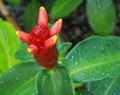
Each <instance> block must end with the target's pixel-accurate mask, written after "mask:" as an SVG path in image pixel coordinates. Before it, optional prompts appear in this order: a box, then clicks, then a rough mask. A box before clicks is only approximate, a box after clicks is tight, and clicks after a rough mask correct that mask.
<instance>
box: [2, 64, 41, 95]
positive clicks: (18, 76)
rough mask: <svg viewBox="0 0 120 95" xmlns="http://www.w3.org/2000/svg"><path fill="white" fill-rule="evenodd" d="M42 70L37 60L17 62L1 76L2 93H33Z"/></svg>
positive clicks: (5, 94)
mask: <svg viewBox="0 0 120 95" xmlns="http://www.w3.org/2000/svg"><path fill="white" fill-rule="evenodd" d="M40 70H41V68H40V66H38V65H37V64H36V63H35V62H26V63H24V64H23V63H21V64H17V65H16V66H14V67H13V68H11V69H10V70H8V71H7V72H6V73H5V74H4V75H3V76H2V77H1V78H0V95H32V93H34V92H35V91H36V89H35V78H36V74H37V73H38V72H39V71H40Z"/></svg>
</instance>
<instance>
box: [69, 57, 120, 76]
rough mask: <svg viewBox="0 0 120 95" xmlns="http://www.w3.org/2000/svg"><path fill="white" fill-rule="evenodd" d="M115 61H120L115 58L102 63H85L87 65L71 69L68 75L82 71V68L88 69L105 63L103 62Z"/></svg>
mask: <svg viewBox="0 0 120 95" xmlns="http://www.w3.org/2000/svg"><path fill="white" fill-rule="evenodd" d="M116 61H120V59H116V60H112V61H107V62H103V63H97V64H92V65H87V66H85V67H82V68H74V69H72V70H71V72H70V76H73V75H74V74H76V73H77V72H80V71H84V70H87V69H90V68H93V67H98V66H101V65H105V64H110V63H112V62H116Z"/></svg>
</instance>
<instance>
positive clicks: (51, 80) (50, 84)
mask: <svg viewBox="0 0 120 95" xmlns="http://www.w3.org/2000/svg"><path fill="white" fill-rule="evenodd" d="M36 88H37V93H38V95H74V91H73V86H72V81H71V79H70V78H69V75H68V73H67V70H66V69H65V68H62V67H61V68H57V69H56V70H55V71H48V70H45V69H44V70H42V71H41V72H40V73H39V74H38V76H37V79H36Z"/></svg>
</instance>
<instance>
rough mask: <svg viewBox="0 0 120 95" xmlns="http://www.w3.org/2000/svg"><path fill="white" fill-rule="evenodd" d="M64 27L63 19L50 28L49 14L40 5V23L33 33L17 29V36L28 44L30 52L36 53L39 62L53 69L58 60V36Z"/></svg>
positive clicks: (35, 56) (33, 29)
mask: <svg viewBox="0 0 120 95" xmlns="http://www.w3.org/2000/svg"><path fill="white" fill-rule="evenodd" d="M61 27H62V19H59V20H57V21H56V22H55V24H54V25H53V26H52V27H51V29H50V30H49V29H48V15H47V12H46V10H45V8H44V7H40V9H39V15H38V25H37V26H34V27H33V28H32V30H31V33H30V34H28V33H26V32H23V31H17V32H16V34H17V36H18V37H19V38H20V39H21V40H22V41H24V42H25V43H27V44H28V48H27V50H28V52H30V53H32V54H33V55H34V58H35V59H36V61H37V63H38V64H40V65H41V66H43V67H44V68H46V69H52V68H53V67H54V66H55V65H56V63H57V60H58V52H57V48H56V42H57V36H56V34H58V33H59V32H60V30H61Z"/></svg>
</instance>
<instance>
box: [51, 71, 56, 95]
mask: <svg viewBox="0 0 120 95" xmlns="http://www.w3.org/2000/svg"><path fill="white" fill-rule="evenodd" d="M53 75H54V72H53V71H50V77H51V83H52V88H53V93H54V95H56V94H55V87H54V78H53Z"/></svg>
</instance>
